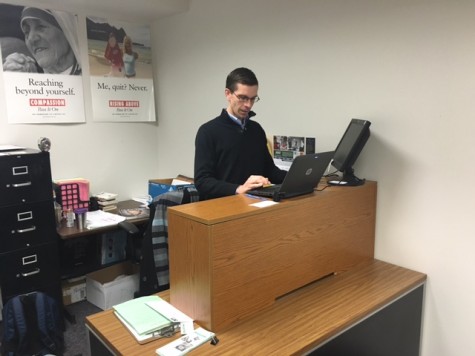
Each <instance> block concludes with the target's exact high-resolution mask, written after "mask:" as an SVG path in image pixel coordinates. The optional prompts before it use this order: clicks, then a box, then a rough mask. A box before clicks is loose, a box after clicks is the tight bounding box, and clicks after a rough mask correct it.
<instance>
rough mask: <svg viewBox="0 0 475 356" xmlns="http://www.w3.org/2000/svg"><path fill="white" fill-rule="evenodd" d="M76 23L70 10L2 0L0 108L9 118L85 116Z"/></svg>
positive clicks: (35, 120)
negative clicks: (0, 94) (0, 89)
mask: <svg viewBox="0 0 475 356" xmlns="http://www.w3.org/2000/svg"><path fill="white" fill-rule="evenodd" d="M77 27H78V23H77V18H76V16H75V15H74V14H71V13H68V12H63V11H57V10H49V9H41V8H37V7H30V6H17V5H11V4H2V3H0V50H1V57H2V69H3V70H0V83H3V86H4V89H5V90H4V92H5V97H4V98H3V97H0V108H1V109H0V110H5V109H4V108H6V116H7V118H8V122H9V123H73V122H85V120H86V118H85V113H84V94H83V82H82V79H83V78H82V66H81V60H80V58H81V57H80V55H79V39H78V33H77ZM3 100H5V103H3V102H2V101H3Z"/></svg>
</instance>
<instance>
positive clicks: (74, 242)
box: [57, 200, 149, 279]
mask: <svg viewBox="0 0 475 356" xmlns="http://www.w3.org/2000/svg"><path fill="white" fill-rule="evenodd" d="M139 206H140V203H139V202H136V201H133V200H127V201H123V202H119V203H118V209H121V208H136V207H139ZM111 212H112V213H114V211H111ZM116 212H117V211H116ZM128 221H129V222H131V223H133V224H135V225H137V226H138V227H139V228H142V229H143V227H144V226H145V224H146V223H147V222H148V221H149V218H139V219H129V220H128ZM114 232H117V233H119V234H120V233H122V234H123V235H119V236H120V237H122V238H123V237H124V234H126V232H125V230H121V229H120V228H119V227H118V226H117V225H112V226H106V227H102V228H97V229H91V230H88V229H83V230H79V229H78V228H77V227H76V226H74V227H66V221H65V220H64V219H63V221H62V226H61V227H60V228H59V229H58V230H57V233H58V235H59V237H60V241H59V242H60V243H59V246H60V247H59V248H60V271H61V278H62V279H68V278H74V277H78V276H82V275H85V274H87V273H90V272H93V271H96V270H98V269H101V268H104V267H107V266H108V265H110V264H112V263H117V262H120V261H117V262H112V263H109V264H108V265H103V264H102V261H101V248H102V236H103V234H109V236H114V237H116V236H117V235H116V234H115V233H114ZM126 258H129V257H128V256H127V257H126Z"/></svg>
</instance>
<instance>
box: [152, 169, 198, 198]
mask: <svg viewBox="0 0 475 356" xmlns="http://www.w3.org/2000/svg"><path fill="white" fill-rule="evenodd" d="M174 179H178V180H180V181H185V182H189V184H179V185H172V182H173V180H174ZM191 186H193V179H192V178H189V177H185V176H182V175H179V176H177V177H176V178H164V179H149V181H148V194H149V195H150V196H151V197H152V199H153V198H155V197H156V196H158V195H160V194H163V193H166V192H173V191H179V190H183V189H184V188H185V187H191Z"/></svg>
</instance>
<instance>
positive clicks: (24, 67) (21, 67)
mask: <svg viewBox="0 0 475 356" xmlns="http://www.w3.org/2000/svg"><path fill="white" fill-rule="evenodd" d="M3 70H4V71H8V72H30V73H36V72H37V70H36V64H35V60H34V59H33V58H31V57H30V56H27V55H24V54H23V53H12V54H9V55H8V56H7V58H5V62H4V63H3Z"/></svg>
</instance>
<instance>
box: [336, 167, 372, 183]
mask: <svg viewBox="0 0 475 356" xmlns="http://www.w3.org/2000/svg"><path fill="white" fill-rule="evenodd" d="M365 181H366V179H360V178H358V177H357V176H355V174H354V173H353V169H350V170H348V171H345V172H343V176H342V177H341V178H340V179H333V180H330V181H328V184H329V185H339V186H344V187H354V186H357V185H363V184H364V183H365Z"/></svg>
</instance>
